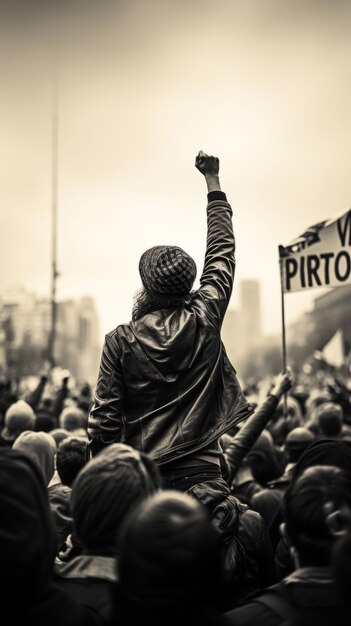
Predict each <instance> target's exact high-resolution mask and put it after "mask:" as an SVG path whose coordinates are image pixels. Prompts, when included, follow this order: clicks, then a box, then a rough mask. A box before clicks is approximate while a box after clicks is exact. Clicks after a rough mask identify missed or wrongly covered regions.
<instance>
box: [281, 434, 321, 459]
mask: <svg viewBox="0 0 351 626" xmlns="http://www.w3.org/2000/svg"><path fill="white" fill-rule="evenodd" d="M314 440H315V435H314V434H313V433H311V431H310V430H308V428H304V427H303V426H298V427H297V428H294V429H293V430H291V431H290V432H289V433H288V434H287V437H286V440H285V454H286V459H287V462H288V463H296V462H297V461H298V460H299V458H300V456H301V455H302V453H303V452H304V451H305V450H306V448H307V447H308V446H309V445H310V444H311V443H312V442H313V441H314Z"/></svg>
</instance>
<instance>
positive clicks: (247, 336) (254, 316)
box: [239, 279, 262, 352]
mask: <svg viewBox="0 0 351 626" xmlns="http://www.w3.org/2000/svg"><path fill="white" fill-rule="evenodd" d="M239 288H240V298H241V315H242V322H241V327H242V333H243V342H244V344H245V348H246V350H247V351H248V352H250V351H251V350H252V349H254V348H256V347H257V346H258V345H260V343H261V340H262V328H261V297H260V283H259V281H258V280H254V279H251V280H248V279H246V280H242V281H241V282H240V285H239Z"/></svg>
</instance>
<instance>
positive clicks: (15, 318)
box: [0, 286, 101, 384]
mask: <svg viewBox="0 0 351 626" xmlns="http://www.w3.org/2000/svg"><path fill="white" fill-rule="evenodd" d="M50 316H51V304H50V300H49V298H41V297H38V296H37V295H36V294H35V293H34V292H32V291H28V290H27V289H25V288H24V287H20V286H18V287H15V286H14V287H10V288H8V289H5V290H2V291H1V293H0V320H1V324H0V367H1V369H2V370H3V371H7V370H8V371H9V372H10V373H11V374H12V375H13V376H15V377H22V376H29V375H35V374H38V371H40V370H41V369H42V368H43V366H44V364H45V361H46V360H47V357H48V355H47V349H48V338H49V332H50V323H51V317H50ZM100 351H101V345H100V326H99V317H98V314H97V310H96V306H95V301H94V299H93V298H92V297H90V296H83V297H80V298H78V299H76V300H74V299H68V300H61V301H58V303H57V330H56V341H55V354H54V356H55V363H57V364H58V365H60V366H61V367H63V368H66V369H68V370H70V372H71V373H72V375H73V376H74V377H75V378H76V379H84V380H87V381H88V382H90V383H91V384H95V382H96V376H97V371H98V364H99V356H100Z"/></svg>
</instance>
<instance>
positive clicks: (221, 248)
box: [195, 151, 235, 325]
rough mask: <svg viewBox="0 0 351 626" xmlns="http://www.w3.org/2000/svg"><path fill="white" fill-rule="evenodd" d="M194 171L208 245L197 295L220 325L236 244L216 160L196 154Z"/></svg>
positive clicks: (202, 154)
mask: <svg viewBox="0 0 351 626" xmlns="http://www.w3.org/2000/svg"><path fill="white" fill-rule="evenodd" d="M195 167H196V168H197V169H198V170H199V171H200V172H201V174H203V176H204V177H205V180H206V184H207V190H208V205H207V245H206V254H205V262H204V268H203V272H202V275H201V278H200V286H201V287H200V292H201V293H202V295H203V296H204V297H205V298H206V301H207V303H208V305H209V307H210V309H211V314H212V317H213V320H214V321H216V322H217V323H219V325H220V324H221V323H222V321H223V318H224V314H225V312H226V309H227V306H228V303H229V299H230V296H231V293H232V288H233V282H234V271H235V240H234V233H233V224H232V209H231V206H230V204H228V202H227V198H226V195H225V193H223V191H222V190H221V185H220V180H219V159H218V158H217V157H214V156H208V155H207V154H204V153H203V152H201V151H200V152H199V154H198V155H197V157H196V161H195Z"/></svg>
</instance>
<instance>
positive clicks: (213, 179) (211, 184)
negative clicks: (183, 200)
mask: <svg viewBox="0 0 351 626" xmlns="http://www.w3.org/2000/svg"><path fill="white" fill-rule="evenodd" d="M205 178H206V184H207V190H208V192H211V191H221V185H220V182H219V175H218V174H206V175H205Z"/></svg>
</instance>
